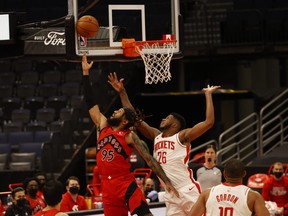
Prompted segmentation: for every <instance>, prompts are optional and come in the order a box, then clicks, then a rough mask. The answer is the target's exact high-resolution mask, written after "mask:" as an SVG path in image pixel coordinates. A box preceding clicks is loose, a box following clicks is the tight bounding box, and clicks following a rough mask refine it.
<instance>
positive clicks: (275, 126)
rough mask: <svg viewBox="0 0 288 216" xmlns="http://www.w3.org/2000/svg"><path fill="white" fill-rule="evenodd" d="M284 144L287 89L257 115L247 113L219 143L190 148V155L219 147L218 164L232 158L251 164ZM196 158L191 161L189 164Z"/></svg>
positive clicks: (287, 140)
mask: <svg viewBox="0 0 288 216" xmlns="http://www.w3.org/2000/svg"><path fill="white" fill-rule="evenodd" d="M285 143H288V89H286V90H284V91H283V92H282V93H280V94H279V95H278V96H276V97H275V98H274V99H272V100H271V101H270V102H269V103H268V104H267V105H265V106H264V107H263V108H262V109H261V110H260V114H259V115H258V114H257V113H252V114H250V115H249V116H247V117H246V118H244V119H243V120H241V121H239V122H238V123H237V124H235V125H234V126H232V127H230V128H229V129H228V130H226V131H224V132H223V133H221V134H220V136H219V140H218V142H217V141H216V140H211V141H208V142H206V143H203V144H201V145H199V146H198V147H196V148H192V150H191V151H190V155H193V154H195V152H197V151H199V150H201V149H202V150H203V152H204V151H205V147H206V146H207V145H208V144H214V145H216V146H217V147H218V153H217V155H218V158H217V164H218V165H224V164H225V163H226V162H227V161H228V160H229V159H231V158H238V159H240V160H241V161H242V162H244V163H245V164H246V165H250V164H251V163H252V162H253V160H254V159H255V158H258V157H262V156H265V155H267V154H268V153H270V152H271V151H272V150H274V149H275V148H277V147H279V146H281V145H284V144H285ZM202 157H203V156H202ZM197 159H199V158H193V159H191V160H190V161H189V163H191V162H193V161H197Z"/></svg>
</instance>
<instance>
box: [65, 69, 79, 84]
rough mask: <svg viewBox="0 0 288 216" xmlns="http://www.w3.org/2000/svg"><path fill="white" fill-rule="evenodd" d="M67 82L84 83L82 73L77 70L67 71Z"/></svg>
mask: <svg viewBox="0 0 288 216" xmlns="http://www.w3.org/2000/svg"><path fill="white" fill-rule="evenodd" d="M64 80H65V82H78V83H80V82H81V81H82V71H81V70H77V69H71V70H66V71H65V72H64Z"/></svg>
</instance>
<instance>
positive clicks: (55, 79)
mask: <svg viewBox="0 0 288 216" xmlns="http://www.w3.org/2000/svg"><path fill="white" fill-rule="evenodd" d="M42 82H43V83H53V84H57V85H58V84H60V83H61V82H62V73H61V71H59V70H48V71H44V72H43V74H42Z"/></svg>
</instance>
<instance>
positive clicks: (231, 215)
mask: <svg viewBox="0 0 288 216" xmlns="http://www.w3.org/2000/svg"><path fill="white" fill-rule="evenodd" d="M249 190H250V188H248V187H247V186H245V185H237V186H228V185H225V184H220V185H217V186H214V187H212V188H211V191H210V194H209V197H208V199H207V202H206V216H249V215H251V214H252V212H251V211H250V209H249V207H248V205H247V198H248V192H249Z"/></svg>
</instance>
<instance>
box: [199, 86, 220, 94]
mask: <svg viewBox="0 0 288 216" xmlns="http://www.w3.org/2000/svg"><path fill="white" fill-rule="evenodd" d="M219 88H221V86H213V85H212V86H210V85H207V88H203V89H202V91H204V92H210V93H213V92H215V91H216V90H217V89H219Z"/></svg>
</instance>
